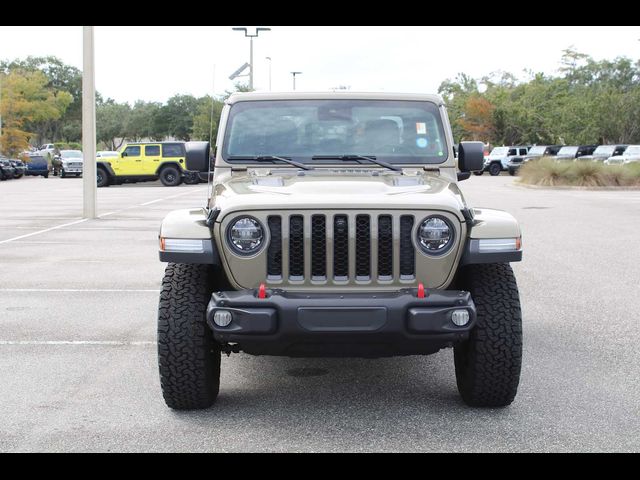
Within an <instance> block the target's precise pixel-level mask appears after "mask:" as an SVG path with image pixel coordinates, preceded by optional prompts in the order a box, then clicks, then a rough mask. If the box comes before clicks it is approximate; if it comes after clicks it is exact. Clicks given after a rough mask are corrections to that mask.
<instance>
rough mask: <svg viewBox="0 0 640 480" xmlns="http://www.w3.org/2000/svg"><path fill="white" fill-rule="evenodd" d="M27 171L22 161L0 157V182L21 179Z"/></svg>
mask: <svg viewBox="0 0 640 480" xmlns="http://www.w3.org/2000/svg"><path fill="white" fill-rule="evenodd" d="M26 169H27V167H26V166H25V164H24V162H23V161H22V160H18V159H17V158H8V157H5V156H3V155H0V181H2V180H11V179H14V178H20V177H22V176H23V175H24V174H25V171H26Z"/></svg>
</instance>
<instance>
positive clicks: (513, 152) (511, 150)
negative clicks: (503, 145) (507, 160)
mask: <svg viewBox="0 0 640 480" xmlns="http://www.w3.org/2000/svg"><path fill="white" fill-rule="evenodd" d="M507 155H509V156H511V155H517V154H516V149H515V148H510V149H509V153H508V154H507Z"/></svg>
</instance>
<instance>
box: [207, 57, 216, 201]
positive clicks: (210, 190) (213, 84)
mask: <svg viewBox="0 0 640 480" xmlns="http://www.w3.org/2000/svg"><path fill="white" fill-rule="evenodd" d="M215 97H216V64H215V63H214V64H213V79H212V81H211V117H210V119H209V158H208V159H207V161H208V162H209V173H208V174H207V205H206V207H208V206H209V205H208V203H209V199H210V198H211V194H212V193H213V175H212V174H211V173H212V172H211V150H212V149H213V150H214V151H215V145H213V111H214V107H215V103H216V98H215Z"/></svg>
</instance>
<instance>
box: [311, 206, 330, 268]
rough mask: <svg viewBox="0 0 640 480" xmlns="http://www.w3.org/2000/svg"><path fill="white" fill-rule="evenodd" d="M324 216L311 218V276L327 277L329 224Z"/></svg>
mask: <svg viewBox="0 0 640 480" xmlns="http://www.w3.org/2000/svg"><path fill="white" fill-rule="evenodd" d="M326 222H327V221H326V218H325V216H324V215H313V216H312V217H311V276H312V277H326V276H327V224H326Z"/></svg>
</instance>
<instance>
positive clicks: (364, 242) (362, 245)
mask: <svg viewBox="0 0 640 480" xmlns="http://www.w3.org/2000/svg"><path fill="white" fill-rule="evenodd" d="M370 268H371V228H370V221H369V215H358V216H356V277H369V276H370V275H371V269H370Z"/></svg>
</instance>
